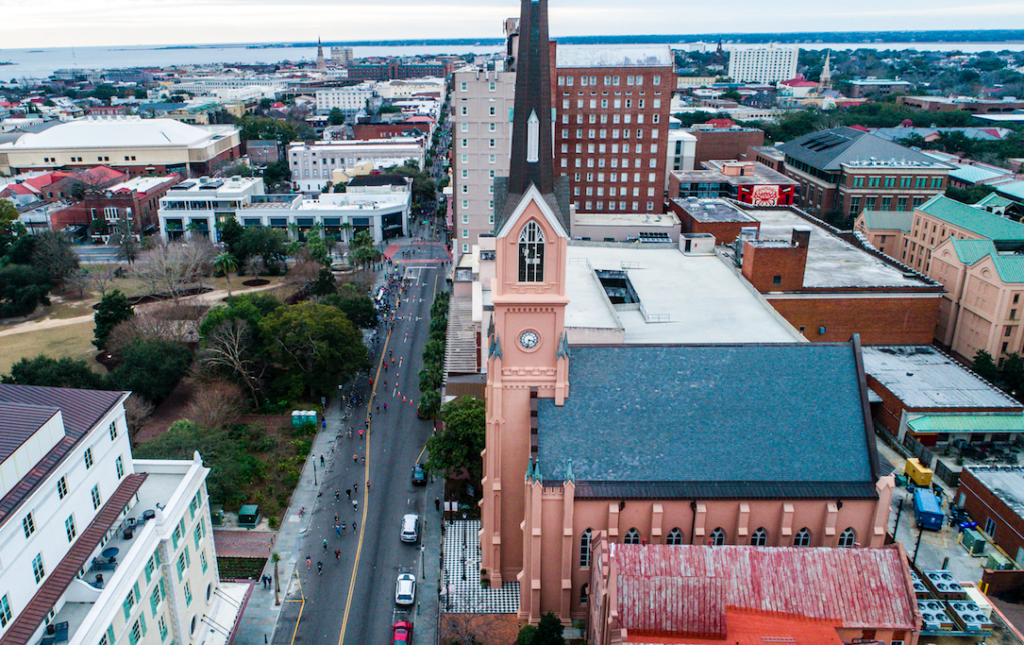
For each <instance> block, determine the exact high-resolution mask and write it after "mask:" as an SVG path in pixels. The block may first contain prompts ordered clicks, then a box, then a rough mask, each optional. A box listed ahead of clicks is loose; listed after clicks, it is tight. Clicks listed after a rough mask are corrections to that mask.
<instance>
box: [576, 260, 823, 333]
mask: <svg viewBox="0 0 1024 645" xmlns="http://www.w3.org/2000/svg"><path fill="white" fill-rule="evenodd" d="M566 268H567V280H566V284H567V291H568V295H569V305H568V307H567V308H566V312H565V326H566V327H567V328H569V329H570V330H572V329H576V330H579V331H580V332H582V331H583V330H587V329H592V330H622V331H623V332H624V335H625V341H624V342H625V343H626V344H642V343H658V344H666V343H735V342H744V343H792V342H794V341H801V342H802V341H803V338H802V337H801V336H800V335H799V334H798V333H797V332H796V331H795V330H794V329H793V328H792V327H791V326H790V325H789V324H788V323H786V322H785V321H784V320H783V319H782V318H781V317H779V316H778V315H776V314H775V312H774V310H773V309H772V308H771V307H770V306H769V305H768V304H767V303H765V302H764V301H763V300H762V299H761V298H760V296H759V295H757V294H756V293H755V292H754V291H753V290H752V289H751V288H750V287H749V286H748V285H747V284H746V282H744V281H743V279H742V278H741V277H740V275H739V274H738V273H737V272H736V271H735V270H733V269H732V268H731V267H729V266H728V265H727V264H726V263H725V262H724V261H723V260H721V259H720V258H719V257H718V256H716V255H683V253H682V252H681V251H680V250H679V249H678V248H677V247H675V246H667V245H657V246H655V245H639V244H638V245H614V244H600V243H596V244H584V245H580V244H576V243H570V244H569V247H568V263H567V267H566ZM597 271H613V272H625V274H626V275H627V276H628V278H629V282H630V284H631V286H632V288H633V290H634V291H635V293H636V296H637V297H638V299H639V301H640V303H641V304H642V305H643V308H644V309H645V310H646V312H647V314H648V315H647V316H645V315H644V312H643V311H641V310H640V309H639V307H637V306H636V305H633V306H632V307H630V306H628V305H617V306H616V305H613V304H612V303H611V300H610V299H609V297H608V295H607V293H606V291H605V288H604V286H603V285H602V284H601V282H600V281H599V280H598V277H597V273H596V272H597ZM649 318H650V320H649ZM654 320H658V322H653V321H654ZM571 338H572V336H570V339H571Z"/></svg>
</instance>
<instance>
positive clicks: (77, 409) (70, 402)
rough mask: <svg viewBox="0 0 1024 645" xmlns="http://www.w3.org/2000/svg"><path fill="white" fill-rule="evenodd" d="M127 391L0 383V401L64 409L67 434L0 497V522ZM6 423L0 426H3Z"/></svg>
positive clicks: (125, 395) (5, 518) (63, 415)
mask: <svg viewBox="0 0 1024 645" xmlns="http://www.w3.org/2000/svg"><path fill="white" fill-rule="evenodd" d="M127 396H128V393H127V392H108V391H103V390H75V389H71V388H61V387H37V386H34V385H8V384H0V401H2V402H6V403H21V404H27V405H37V406H50V407H54V408H58V409H60V411H61V417H62V419H63V420H64V438H63V439H62V440H61V441H60V442H59V443H58V444H57V445H56V446H55V447H54V448H53V449H52V450H50V452H48V453H47V454H46V456H45V457H43V458H42V459H41V460H40V461H39V462H38V463H36V464H35V466H33V467H32V469H31V470H30V471H29V472H28V473H27V474H25V475H24V476H23V477H22V478H21V481H20V482H18V485H17V486H14V487H13V488H11V490H10V492H8V493H7V495H5V496H4V497H3V499H0V524H2V523H3V522H5V521H6V520H7V518H8V517H9V516H10V514H11V513H13V512H14V511H15V510H17V508H18V507H19V506H20V505H21V503H22V502H23V501H24V500H25V498H26V497H28V495H29V494H30V493H31V492H32V491H33V490H35V487H36V486H38V485H39V483H40V482H41V481H42V480H43V479H45V478H46V476H47V474H49V472H50V470H52V469H53V468H54V467H55V466H56V465H57V464H59V463H60V462H61V461H62V460H63V459H64V457H65V456H66V455H67V454H68V452H69V451H70V450H71V448H72V447H73V446H74V445H75V444H76V443H78V441H79V440H80V439H81V438H82V437H83V436H85V434H86V433H87V432H89V430H90V429H91V428H92V427H93V426H94V425H95V424H96V423H97V422H99V420H100V419H102V418H103V417H104V416H105V415H106V414H107V412H109V411H110V409H111V408H113V407H114V406H115V405H117V404H118V403H119V402H120V401H121V399H122V397H127ZM2 428H3V426H0V429H2Z"/></svg>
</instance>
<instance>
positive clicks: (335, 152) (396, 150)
mask: <svg viewBox="0 0 1024 645" xmlns="http://www.w3.org/2000/svg"><path fill="white" fill-rule="evenodd" d="M428 144H429V141H428V140H427V138H426V137H396V138H394V139H370V140H366V141H358V140H357V141H318V142H316V143H312V144H307V143H293V144H291V145H289V146H288V150H287V152H286V153H285V154H286V155H287V158H288V165H289V167H290V168H291V171H292V183H293V184H295V186H296V187H297V188H298V190H300V191H303V192H317V191H321V190H323V189H324V188H325V187H326V186H327V184H328V183H330V182H331V181H332V177H333V176H334V171H335V170H351V169H353V168H355V167H356V166H359V165H364V164H367V163H372V164H373V167H374V168H377V169H384V168H390V167H391V166H401V165H402V164H404V163H405V162H406V161H409V160H412V161H413V162H414V163H415V164H416V165H417V166H418V167H419V168H420V170H422V169H423V162H424V159H425V158H426V153H427V146H428Z"/></svg>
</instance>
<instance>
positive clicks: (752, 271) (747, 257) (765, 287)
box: [743, 242, 850, 342]
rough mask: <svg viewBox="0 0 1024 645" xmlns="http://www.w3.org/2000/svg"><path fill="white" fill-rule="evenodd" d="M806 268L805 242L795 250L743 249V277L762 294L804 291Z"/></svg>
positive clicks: (748, 246)
mask: <svg viewBox="0 0 1024 645" xmlns="http://www.w3.org/2000/svg"><path fill="white" fill-rule="evenodd" d="M806 266H807V244H806V242H805V243H804V244H801V245H792V246H783V245H778V246H776V245H772V246H762V245H753V244H751V243H750V242H746V243H745V244H744V245H743V277H744V278H746V279H747V282H749V283H750V284H751V285H753V287H754V288H755V289H757V290H758V291H760V292H761V293H768V292H770V291H801V290H803V288H804V269H805V267H806ZM846 340H850V339H849V337H847V338H846ZM844 342H845V341H844Z"/></svg>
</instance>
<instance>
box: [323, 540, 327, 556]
mask: <svg viewBox="0 0 1024 645" xmlns="http://www.w3.org/2000/svg"><path fill="white" fill-rule="evenodd" d="M324 553H327V538H324Z"/></svg>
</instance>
